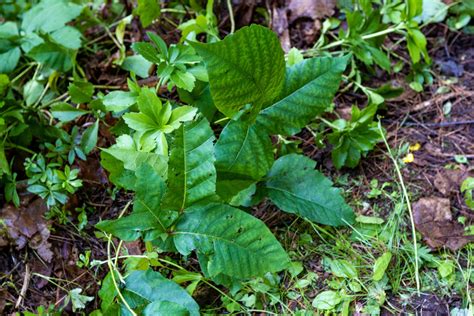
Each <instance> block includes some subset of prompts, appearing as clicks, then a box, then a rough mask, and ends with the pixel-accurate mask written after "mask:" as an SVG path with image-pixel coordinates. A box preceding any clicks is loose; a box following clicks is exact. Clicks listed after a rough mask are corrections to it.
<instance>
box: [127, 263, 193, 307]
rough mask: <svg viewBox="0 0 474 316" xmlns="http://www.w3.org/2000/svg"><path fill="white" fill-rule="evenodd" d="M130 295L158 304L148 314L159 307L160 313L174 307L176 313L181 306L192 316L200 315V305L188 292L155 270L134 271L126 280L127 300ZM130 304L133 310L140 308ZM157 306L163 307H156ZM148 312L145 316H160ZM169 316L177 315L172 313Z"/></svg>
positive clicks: (133, 303)
mask: <svg viewBox="0 0 474 316" xmlns="http://www.w3.org/2000/svg"><path fill="white" fill-rule="evenodd" d="M129 294H132V295H133V296H138V297H139V298H140V299H141V300H142V301H145V302H148V304H149V303H153V302H157V303H155V304H153V305H152V306H151V307H147V308H146V309H145V310H147V311H148V312H151V311H153V310H154V309H155V308H158V307H159V309H158V310H159V311H160V312H164V311H166V310H167V309H168V310H170V308H171V307H173V309H171V311H176V310H177V306H181V307H182V308H184V309H185V310H186V311H187V312H188V313H189V315H191V316H199V315H200V314H199V305H198V304H197V303H196V302H195V301H194V300H193V298H192V297H191V296H190V295H189V294H188V292H186V290H184V289H183V288H181V287H180V286H179V285H178V284H176V283H174V282H173V281H170V280H168V279H167V278H165V277H163V276H162V275H161V274H160V273H158V272H155V271H153V270H146V271H133V272H132V273H130V275H129V276H128V277H127V278H126V279H125V289H124V296H125V297H126V298H127V297H128V296H129ZM127 301H128V300H127ZM170 303H171V304H170ZM173 303H174V304H173ZM129 304H130V306H131V307H132V308H136V307H138V306H136V305H137V304H135V302H131V301H129ZM148 304H147V305H148ZM157 304H159V305H162V306H156V305H157ZM165 308H166V309H165ZM148 312H145V315H159V314H150V313H148ZM167 315H175V314H174V313H172V314H167Z"/></svg>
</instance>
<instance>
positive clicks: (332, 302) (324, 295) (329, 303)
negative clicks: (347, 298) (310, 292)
mask: <svg viewBox="0 0 474 316" xmlns="http://www.w3.org/2000/svg"><path fill="white" fill-rule="evenodd" d="M341 301H342V297H341V294H339V293H338V292H335V291H324V292H321V293H319V294H318V296H316V297H315V299H314V300H313V303H312V305H313V307H314V308H316V309H319V310H329V309H333V308H334V307H336V305H337V304H339V303H340V302H341Z"/></svg>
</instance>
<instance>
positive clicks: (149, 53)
mask: <svg viewBox="0 0 474 316" xmlns="http://www.w3.org/2000/svg"><path fill="white" fill-rule="evenodd" d="M132 49H133V51H134V52H135V53H137V54H140V55H141V56H143V58H145V59H146V60H148V61H149V62H152V63H154V64H159V63H160V62H161V59H160V52H159V51H158V50H157V49H156V48H155V47H154V46H153V45H152V44H150V43H145V42H138V43H133V44H132Z"/></svg>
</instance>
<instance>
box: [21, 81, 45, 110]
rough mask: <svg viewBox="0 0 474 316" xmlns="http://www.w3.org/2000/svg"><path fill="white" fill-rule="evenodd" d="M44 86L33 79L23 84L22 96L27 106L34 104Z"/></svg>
mask: <svg viewBox="0 0 474 316" xmlns="http://www.w3.org/2000/svg"><path fill="white" fill-rule="evenodd" d="M43 89H44V86H43V84H42V83H40V82H39V81H37V80H35V79H31V80H30V81H28V82H27V83H26V84H25V85H24V86H23V98H24V99H25V103H26V105H27V106H30V105H33V104H35V103H36V102H37V101H38V100H39V98H40V97H41V94H42V92H43Z"/></svg>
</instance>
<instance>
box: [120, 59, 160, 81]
mask: <svg viewBox="0 0 474 316" xmlns="http://www.w3.org/2000/svg"><path fill="white" fill-rule="evenodd" d="M151 65H152V63H151V62H149V61H148V60H146V59H145V58H144V57H143V56H141V55H134V56H128V57H125V59H124V60H123V63H122V65H121V67H122V68H123V69H125V70H127V71H130V72H132V71H133V72H134V73H135V74H136V75H137V76H139V77H142V78H148V77H149V74H148V72H149V70H150V68H151Z"/></svg>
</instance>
